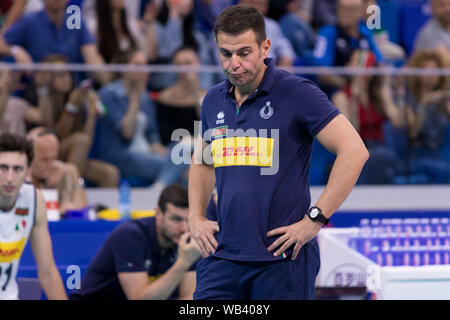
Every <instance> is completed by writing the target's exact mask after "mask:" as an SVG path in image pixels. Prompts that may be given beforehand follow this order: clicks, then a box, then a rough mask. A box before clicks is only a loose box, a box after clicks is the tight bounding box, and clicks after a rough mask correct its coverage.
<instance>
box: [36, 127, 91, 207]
mask: <svg viewBox="0 0 450 320" xmlns="http://www.w3.org/2000/svg"><path fill="white" fill-rule="evenodd" d="M28 138H29V139H30V140H32V141H33V147H34V159H33V162H32V163H31V166H30V170H29V176H28V178H29V181H31V182H32V183H33V185H34V186H36V187H37V188H41V189H56V190H58V198H59V210H60V212H61V213H62V214H64V213H65V212H66V211H67V210H72V209H79V208H83V207H85V206H87V205H88V201H87V196H86V193H85V191H84V183H83V180H82V179H80V175H79V173H78V170H77V168H76V167H75V166H74V165H73V164H70V163H64V162H62V161H59V160H57V159H58V155H59V141H58V138H57V137H56V135H55V134H54V133H53V132H52V131H51V130H48V129H45V128H42V127H40V128H35V129H33V130H31V131H30V132H29V134H28Z"/></svg>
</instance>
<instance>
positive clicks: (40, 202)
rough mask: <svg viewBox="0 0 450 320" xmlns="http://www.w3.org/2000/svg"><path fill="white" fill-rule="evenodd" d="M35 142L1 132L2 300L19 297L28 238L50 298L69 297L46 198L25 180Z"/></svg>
mask: <svg viewBox="0 0 450 320" xmlns="http://www.w3.org/2000/svg"><path fill="white" fill-rule="evenodd" d="M32 159H33V146H32V145H31V143H30V142H29V141H27V139H26V138H25V137H23V136H19V135H12V134H9V133H4V134H2V135H0V235H1V236H0V258H1V259H0V276H1V277H0V300H17V299H19V288H18V285H17V282H16V275H17V271H18V268H19V261H20V257H21V256H22V253H23V251H24V249H25V246H26V243H27V240H28V238H29V239H30V243H31V246H32V249H33V254H34V258H35V261H36V265H37V269H38V276H39V282H40V285H41V287H42V289H43V290H44V292H45V294H46V295H47V297H48V298H49V299H60V300H62V299H67V296H66V292H65V290H64V286H63V283H62V280H61V276H60V274H59V273H58V269H57V268H56V265H55V261H54V259H53V252H52V243H51V239H50V234H49V232H48V227H47V214H46V207H45V200H44V198H43V197H42V194H41V192H40V191H39V190H36V188H35V187H33V186H32V185H30V184H25V183H24V182H25V179H26V176H27V172H28V169H29V167H30V164H31V161H32Z"/></svg>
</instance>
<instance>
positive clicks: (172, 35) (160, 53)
mask: <svg viewBox="0 0 450 320" xmlns="http://www.w3.org/2000/svg"><path fill="white" fill-rule="evenodd" d="M193 9H194V7H193V0H164V1H162V2H161V3H159V2H158V1H151V2H150V3H149V4H148V5H147V6H146V10H145V12H144V15H143V20H144V22H145V23H146V24H148V25H153V26H154V28H155V32H156V39H157V59H156V61H155V63H158V64H165V63H169V62H170V60H171V59H172V56H173V54H174V53H175V51H176V50H178V49H179V48H181V47H183V46H190V47H193V48H195V49H197V48H198V44H197V40H196V39H195V35H194V27H195V26H194V14H193V12H194V11H193ZM175 81H176V79H175V75H174V74H173V73H163V72H155V73H153V75H152V78H151V79H150V84H149V87H150V88H151V90H153V91H161V90H162V89H164V88H166V87H168V86H169V85H172V84H173V83H174V82H175Z"/></svg>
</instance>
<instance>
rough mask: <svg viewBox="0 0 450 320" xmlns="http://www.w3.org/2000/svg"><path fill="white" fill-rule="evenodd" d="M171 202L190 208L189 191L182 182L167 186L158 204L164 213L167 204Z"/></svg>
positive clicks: (180, 206)
mask: <svg viewBox="0 0 450 320" xmlns="http://www.w3.org/2000/svg"><path fill="white" fill-rule="evenodd" d="M168 203H171V204H172V205H174V206H175V207H178V208H188V207H189V199H188V191H187V189H186V188H185V187H183V186H182V185H180V184H171V185H170V186H168V187H166V188H165V189H164V190H163V191H162V193H161V196H160V197H159V201H158V206H159V208H160V209H161V211H162V212H163V213H165V212H166V209H167V204H168Z"/></svg>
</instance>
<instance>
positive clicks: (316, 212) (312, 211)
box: [309, 208, 319, 219]
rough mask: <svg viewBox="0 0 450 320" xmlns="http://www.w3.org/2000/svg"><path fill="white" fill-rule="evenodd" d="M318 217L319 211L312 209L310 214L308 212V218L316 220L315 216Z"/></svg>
mask: <svg viewBox="0 0 450 320" xmlns="http://www.w3.org/2000/svg"><path fill="white" fill-rule="evenodd" d="M318 215H319V210H318V209H315V208H314V209H312V210H311V212H310V214H309V216H310V217H311V218H313V219H314V218H316V217H317V216H318Z"/></svg>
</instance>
